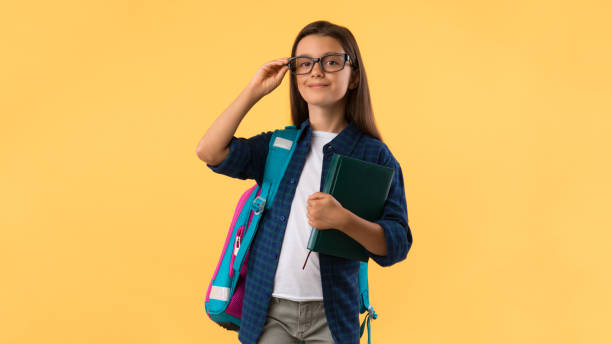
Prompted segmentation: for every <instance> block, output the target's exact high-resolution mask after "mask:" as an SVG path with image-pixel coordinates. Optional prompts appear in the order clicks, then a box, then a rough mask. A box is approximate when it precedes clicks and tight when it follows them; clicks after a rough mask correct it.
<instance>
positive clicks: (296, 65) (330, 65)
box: [287, 53, 351, 75]
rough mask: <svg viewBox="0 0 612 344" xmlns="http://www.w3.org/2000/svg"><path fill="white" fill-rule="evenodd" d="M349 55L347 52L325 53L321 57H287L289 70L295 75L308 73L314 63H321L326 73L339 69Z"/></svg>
mask: <svg viewBox="0 0 612 344" xmlns="http://www.w3.org/2000/svg"><path fill="white" fill-rule="evenodd" d="M350 59H351V57H350V56H349V54H346V53H341V54H327V55H323V56H321V57H317V58H312V57H308V56H294V57H291V58H289V63H288V64H287V66H289V70H290V71H291V73H293V74H295V75H303V74H308V73H310V72H311V71H312V69H313V68H314V65H315V63H317V62H318V63H319V65H321V69H323V71H325V72H327V73H333V72H337V71H340V70H342V69H343V68H344V66H345V65H346V62H349V61H350ZM350 65H351V64H350V62H349V66H350Z"/></svg>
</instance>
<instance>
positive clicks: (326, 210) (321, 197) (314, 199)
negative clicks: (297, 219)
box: [306, 192, 347, 229]
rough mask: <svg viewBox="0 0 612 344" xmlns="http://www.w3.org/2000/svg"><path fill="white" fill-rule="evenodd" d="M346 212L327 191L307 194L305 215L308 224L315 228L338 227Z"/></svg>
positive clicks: (341, 223)
mask: <svg viewBox="0 0 612 344" xmlns="http://www.w3.org/2000/svg"><path fill="white" fill-rule="evenodd" d="M346 212H347V210H346V209H345V208H344V207H343V206H342V205H341V204H340V202H338V201H337V200H336V199H335V198H334V196H332V195H330V194H328V193H324V192H315V193H313V194H312V195H310V196H308V201H307V206H306V216H307V217H308V224H309V225H310V226H312V227H314V228H316V229H340V228H341V227H342V226H343V225H344V222H345V221H346V215H347V214H346Z"/></svg>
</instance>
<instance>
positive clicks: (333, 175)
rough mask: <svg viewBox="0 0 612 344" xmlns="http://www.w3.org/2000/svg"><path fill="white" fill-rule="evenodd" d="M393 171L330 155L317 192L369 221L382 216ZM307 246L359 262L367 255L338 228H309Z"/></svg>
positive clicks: (366, 258)
mask: <svg viewBox="0 0 612 344" xmlns="http://www.w3.org/2000/svg"><path fill="white" fill-rule="evenodd" d="M394 172H395V171H394V170H393V169H392V168H390V167H386V166H382V165H378V164H375V163H371V162H367V161H363V160H359V159H355V158H351V157H348V156H344V155H340V154H334V155H333V157H332V160H331V165H330V167H329V170H328V172H327V177H326V179H325V184H324V185H323V190H321V192H325V193H328V194H330V195H332V196H333V197H334V198H335V199H336V200H337V201H338V202H340V204H341V205H342V206H343V207H344V208H346V209H348V210H350V211H351V212H353V213H354V214H355V215H357V216H359V217H362V218H364V219H366V220H368V221H372V222H373V221H375V220H378V219H379V218H380V216H381V215H382V211H383V208H384V204H385V201H386V200H387V196H388V194H389V188H390V187H391V180H392V179H393V174H394ZM307 248H308V249H309V250H311V251H315V252H319V253H325V254H329V255H333V256H338V257H343V258H348V259H354V260H360V261H363V262H367V261H368V258H369V257H368V255H367V252H366V250H365V248H364V247H363V246H361V244H359V243H358V242H357V241H356V240H354V239H353V238H351V237H350V236H348V235H346V234H344V233H343V232H342V231H340V230H338V229H325V230H319V229H316V228H313V229H312V231H311V233H310V239H309V241H308V247H307Z"/></svg>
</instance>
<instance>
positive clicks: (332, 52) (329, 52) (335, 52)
mask: <svg viewBox="0 0 612 344" xmlns="http://www.w3.org/2000/svg"><path fill="white" fill-rule="evenodd" d="M328 54H344V53H339V52H337V51H328V52H326V53H324V54H323V55H321V56H325V55H328ZM295 56H306V57H312V56H310V55H309V54H301V55H297V54H296V55H295Z"/></svg>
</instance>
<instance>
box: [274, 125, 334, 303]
mask: <svg viewBox="0 0 612 344" xmlns="http://www.w3.org/2000/svg"><path fill="white" fill-rule="evenodd" d="M337 135H338V133H330V132H326V131H319V130H313V131H312V136H311V141H310V149H309V150H308V154H307V156H306V162H305V163H304V169H303V170H302V174H301V175H300V180H299V182H298V184H297V187H296V190H295V196H294V197H293V202H292V203H291V211H290V212H289V218H288V219H287V228H286V229H285V236H284V238H283V246H282V247H281V252H280V257H279V259H278V266H277V268H276V276H275V277H274V291H273V292H272V296H274V297H278V298H283V299H289V300H293V301H306V300H323V290H322V288H321V271H320V269H319V253H318V252H312V253H311V254H310V257H309V258H308V263H307V264H306V267H305V268H304V270H302V266H303V265H304V260H305V259H306V255H308V249H307V248H306V247H307V245H308V239H309V238H310V231H311V228H312V227H310V225H309V224H308V217H307V216H306V214H307V211H306V205H307V203H306V201H307V200H308V196H310V195H312V194H313V193H315V192H318V191H320V185H321V172H322V169H323V146H324V145H326V144H327V143H328V142H329V141H331V140H332V139H333V138H334V137H336V136H337Z"/></svg>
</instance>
